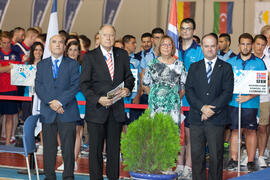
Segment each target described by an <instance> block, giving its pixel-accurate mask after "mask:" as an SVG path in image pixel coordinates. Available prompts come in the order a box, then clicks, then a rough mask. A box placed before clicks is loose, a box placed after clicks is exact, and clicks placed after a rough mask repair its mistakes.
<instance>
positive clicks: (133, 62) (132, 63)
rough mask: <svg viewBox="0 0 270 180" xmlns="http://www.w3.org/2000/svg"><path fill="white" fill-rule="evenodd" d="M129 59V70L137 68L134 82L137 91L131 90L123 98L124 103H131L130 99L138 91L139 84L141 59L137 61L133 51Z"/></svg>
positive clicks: (126, 110) (127, 110)
mask: <svg viewBox="0 0 270 180" xmlns="http://www.w3.org/2000/svg"><path fill="white" fill-rule="evenodd" d="M129 61H130V69H131V71H132V70H133V69H136V70H137V79H138V81H137V82H135V83H137V92H131V95H130V96H128V97H125V98H124V103H125V104H131V102H132V100H133V99H134V98H135V96H136V95H137V93H138V90H139V85H140V72H141V70H140V69H141V68H140V63H141V61H139V60H138V59H136V58H135V55H134V53H132V54H130V55H129ZM134 78H135V77H134ZM125 112H129V109H125Z"/></svg>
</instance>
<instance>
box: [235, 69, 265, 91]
mask: <svg viewBox="0 0 270 180" xmlns="http://www.w3.org/2000/svg"><path fill="white" fill-rule="evenodd" d="M267 91H268V72H267V71H245V70H238V71H236V72H235V73H234V90H233V93H234V94H267Z"/></svg>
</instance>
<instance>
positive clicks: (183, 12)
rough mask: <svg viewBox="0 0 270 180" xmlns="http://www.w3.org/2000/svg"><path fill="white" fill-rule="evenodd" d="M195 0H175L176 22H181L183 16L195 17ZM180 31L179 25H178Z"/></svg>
mask: <svg viewBox="0 0 270 180" xmlns="http://www.w3.org/2000/svg"><path fill="white" fill-rule="evenodd" d="M195 10H196V2H183V1H178V2H177V17H178V24H181V22H182V20H183V19H185V18H192V19H194V18H195ZM178 28H179V29H178V31H180V26H179V27H178Z"/></svg>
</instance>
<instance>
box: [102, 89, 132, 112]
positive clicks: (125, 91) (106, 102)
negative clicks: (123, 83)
mask: <svg viewBox="0 0 270 180" xmlns="http://www.w3.org/2000/svg"><path fill="white" fill-rule="evenodd" d="M128 95H129V89H128V88H122V89H120V90H119V91H118V92H116V93H115V97H114V98H117V97H118V98H124V97H126V96H128ZM98 103H99V104H101V105H102V106H104V107H106V108H107V107H109V106H111V105H112V104H113V99H109V98H107V97H106V96H101V97H100V98H99V100H98Z"/></svg>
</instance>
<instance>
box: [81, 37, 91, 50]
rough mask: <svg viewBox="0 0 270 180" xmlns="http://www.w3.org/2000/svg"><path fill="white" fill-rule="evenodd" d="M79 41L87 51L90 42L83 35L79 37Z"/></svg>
mask: <svg viewBox="0 0 270 180" xmlns="http://www.w3.org/2000/svg"><path fill="white" fill-rule="evenodd" d="M79 39H81V40H82V41H83V46H84V48H85V49H89V48H90V46H91V40H90V39H89V38H88V37H87V36H86V35H84V34H81V35H80V36H79Z"/></svg>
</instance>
